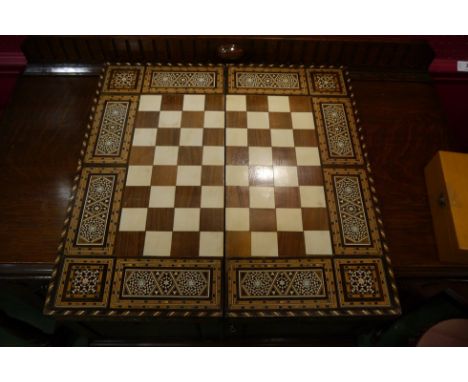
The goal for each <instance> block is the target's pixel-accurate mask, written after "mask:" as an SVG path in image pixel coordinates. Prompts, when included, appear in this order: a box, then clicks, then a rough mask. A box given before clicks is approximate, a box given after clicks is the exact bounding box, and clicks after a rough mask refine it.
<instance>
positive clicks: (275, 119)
mask: <svg viewBox="0 0 468 382" xmlns="http://www.w3.org/2000/svg"><path fill="white" fill-rule="evenodd" d="M269 118H270V129H292V119H291V113H281V112H270V113H269Z"/></svg>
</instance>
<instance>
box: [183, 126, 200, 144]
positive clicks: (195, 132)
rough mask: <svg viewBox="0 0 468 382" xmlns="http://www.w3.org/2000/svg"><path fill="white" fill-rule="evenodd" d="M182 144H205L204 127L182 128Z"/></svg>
mask: <svg viewBox="0 0 468 382" xmlns="http://www.w3.org/2000/svg"><path fill="white" fill-rule="evenodd" d="M179 144H180V146H201V145H202V144H203V129H201V128H200V129H190V128H189V129H186V128H182V129H180V141H179Z"/></svg>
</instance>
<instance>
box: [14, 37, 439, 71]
mask: <svg viewBox="0 0 468 382" xmlns="http://www.w3.org/2000/svg"><path fill="white" fill-rule="evenodd" d="M227 43H235V44H237V45H238V46H240V47H241V48H242V49H243V50H244V52H245V54H244V56H243V57H242V61H243V62H252V63H268V64H278V63H279V64H305V65H345V66H349V67H353V68H366V67H373V68H374V69H375V68H381V69H405V70H426V69H427V68H428V67H429V64H430V63H431V61H432V58H433V53H432V50H431V48H430V47H429V45H427V43H426V42H425V41H424V40H423V39H419V38H415V37H350V36H347V37H343V36H342V37H338V36H320V37H317V36H302V37H299V36H298V37H268V36H260V37H253V36H68V37H67V36H65V37H59V36H53V37H51V36H31V37H28V38H27V39H26V41H25V42H24V44H23V51H24V53H25V55H26V57H27V59H28V62H29V63H34V64H51V63H82V64H83V63H93V64H95V63H102V62H105V61H124V62H125V61H140V62H168V61H170V62H218V61H219V60H220V58H219V57H218V53H217V51H218V47H219V46H220V45H222V44H227Z"/></svg>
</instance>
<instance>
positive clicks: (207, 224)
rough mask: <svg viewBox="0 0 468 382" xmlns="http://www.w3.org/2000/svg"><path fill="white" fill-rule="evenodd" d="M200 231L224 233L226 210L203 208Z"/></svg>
mask: <svg viewBox="0 0 468 382" xmlns="http://www.w3.org/2000/svg"><path fill="white" fill-rule="evenodd" d="M200 231H224V208H202V209H201V210H200Z"/></svg>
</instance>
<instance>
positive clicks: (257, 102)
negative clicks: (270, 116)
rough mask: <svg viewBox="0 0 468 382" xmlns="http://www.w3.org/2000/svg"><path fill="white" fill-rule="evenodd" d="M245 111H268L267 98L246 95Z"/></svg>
mask: <svg viewBox="0 0 468 382" xmlns="http://www.w3.org/2000/svg"><path fill="white" fill-rule="evenodd" d="M246 104H247V111H268V97H267V96H264V95H247V99H246Z"/></svg>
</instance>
